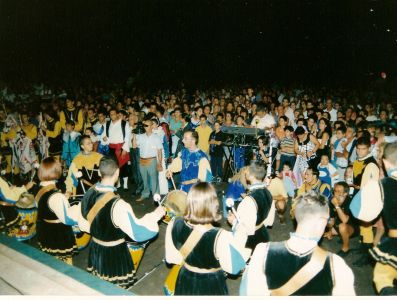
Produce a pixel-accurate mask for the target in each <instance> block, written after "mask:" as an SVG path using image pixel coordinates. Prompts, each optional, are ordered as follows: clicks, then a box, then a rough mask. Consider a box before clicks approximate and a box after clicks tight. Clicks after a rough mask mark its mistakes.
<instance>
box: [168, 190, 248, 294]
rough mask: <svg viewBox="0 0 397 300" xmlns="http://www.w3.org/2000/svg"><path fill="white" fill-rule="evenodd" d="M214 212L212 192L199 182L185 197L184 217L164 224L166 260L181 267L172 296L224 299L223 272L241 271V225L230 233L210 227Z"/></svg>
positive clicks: (215, 201)
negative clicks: (166, 225)
mask: <svg viewBox="0 0 397 300" xmlns="http://www.w3.org/2000/svg"><path fill="white" fill-rule="evenodd" d="M218 210H219V201H218V199H217V195H216V191H215V188H214V187H213V186H212V185H211V184H209V183H206V182H200V183H197V184H195V185H193V186H192V188H191V189H190V191H189V193H188V195H187V208H186V212H185V214H184V217H183V218H176V219H173V220H171V222H170V223H169V224H168V227H167V232H166V238H165V257H166V260H167V262H168V263H173V264H180V265H182V267H181V269H180V272H179V274H178V277H177V280H176V286H175V295H228V288H227V285H226V276H225V272H228V273H231V274H238V273H239V272H240V270H242V269H243V268H244V267H245V261H246V259H247V258H248V256H247V254H248V253H247V251H244V243H245V240H246V235H244V232H245V228H244V225H242V224H237V225H236V226H235V227H234V231H235V232H234V233H232V232H229V231H226V230H223V229H221V228H219V227H214V225H213V224H214V223H215V222H217V221H219V220H220V219H221V216H220V215H219V213H218ZM243 253H244V254H243ZM248 255H249V254H248Z"/></svg>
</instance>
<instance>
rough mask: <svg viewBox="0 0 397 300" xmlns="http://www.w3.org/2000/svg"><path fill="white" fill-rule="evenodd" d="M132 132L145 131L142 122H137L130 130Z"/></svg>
mask: <svg viewBox="0 0 397 300" xmlns="http://www.w3.org/2000/svg"><path fill="white" fill-rule="evenodd" d="M132 133H135V134H142V133H145V127H143V123H142V122H138V123H137V124H136V128H135V129H134V130H132Z"/></svg>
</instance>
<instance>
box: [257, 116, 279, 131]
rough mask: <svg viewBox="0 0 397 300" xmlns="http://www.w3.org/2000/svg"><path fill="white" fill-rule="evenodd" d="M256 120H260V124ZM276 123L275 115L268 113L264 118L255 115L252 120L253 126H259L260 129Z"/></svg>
mask: <svg viewBox="0 0 397 300" xmlns="http://www.w3.org/2000/svg"><path fill="white" fill-rule="evenodd" d="M256 120H259V123H258V125H257V124H256ZM275 125H276V120H274V118H273V116H272V115H269V114H266V115H265V116H264V117H262V118H260V117H259V116H255V117H254V118H253V119H252V122H251V126H253V127H257V128H258V129H265V128H270V127H272V126H275Z"/></svg>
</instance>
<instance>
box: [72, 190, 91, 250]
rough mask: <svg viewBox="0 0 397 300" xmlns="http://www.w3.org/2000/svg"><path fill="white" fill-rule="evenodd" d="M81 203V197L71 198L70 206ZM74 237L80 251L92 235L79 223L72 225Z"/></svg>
mask: <svg viewBox="0 0 397 300" xmlns="http://www.w3.org/2000/svg"><path fill="white" fill-rule="evenodd" d="M79 203H80V199H78V198H77V197H74V198H69V204H70V206H73V205H78V204H79ZM72 229H73V233H74V237H75V238H76V246H77V249H78V250H79V251H81V250H83V249H84V248H85V247H87V246H88V244H89V243H90V241H91V235H89V234H88V233H86V232H82V231H81V230H80V227H79V226H78V225H73V226H72Z"/></svg>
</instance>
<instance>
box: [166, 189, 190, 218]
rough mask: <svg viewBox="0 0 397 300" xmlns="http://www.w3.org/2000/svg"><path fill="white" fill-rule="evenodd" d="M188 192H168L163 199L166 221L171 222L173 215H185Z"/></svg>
mask: <svg viewBox="0 0 397 300" xmlns="http://www.w3.org/2000/svg"><path fill="white" fill-rule="evenodd" d="M186 198H187V194H186V192H184V191H181V190H173V191H171V192H169V193H168V194H167V196H166V197H165V199H164V201H163V206H164V208H165V210H166V215H165V217H164V219H163V222H164V223H167V224H168V223H169V222H170V221H171V219H172V218H173V217H180V216H183V215H184V213H185V210H186V206H187V200H186Z"/></svg>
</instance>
